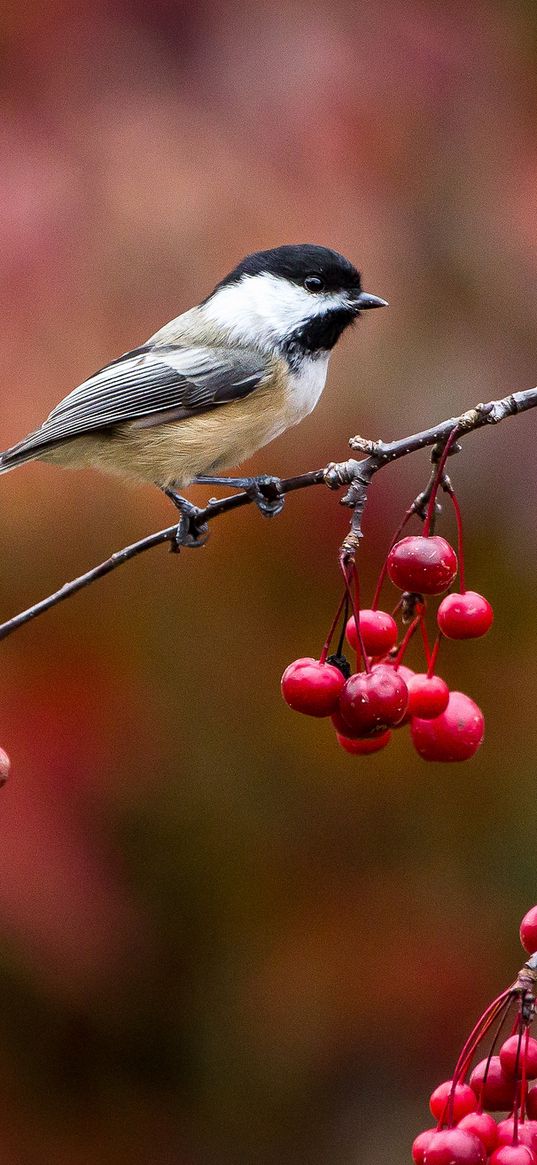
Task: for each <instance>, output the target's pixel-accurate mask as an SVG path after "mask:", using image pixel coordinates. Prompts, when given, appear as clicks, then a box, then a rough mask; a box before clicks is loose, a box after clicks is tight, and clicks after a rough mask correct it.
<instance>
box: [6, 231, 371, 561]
mask: <svg viewBox="0 0 537 1165" xmlns="http://www.w3.org/2000/svg"><path fill="white" fill-rule="evenodd" d="M386 306H388V305H387V303H386V300H384V299H380V298H379V297H378V296H376V295H370V294H369V293H368V292H365V291H363V290H362V281H361V276H360V273H359V271H358V270H357V269H356V267H355V266H354V265H353V264H352V263H351V262H350V261H349V260H348V259H346V258H345V257H344V256H343V255H341V254H339V253H338V252H337V251H334V250H332V249H331V248H329V247H324V246H319V245H317V244H312V243H297V244H287V245H284V246H279V247H274V248H272V249H269V250H264V251H256V252H254V253H253V254H251V255H248V256H247V257H246V258H245V259H243V260H242V261H241V262H240V263H238V264H237V266H236V267H234V269H233V270H232V271H231V272H230V273H229V274H228V275H226V276H225V278H224V279H222V280H221V281H220V282H219V283H217V285H216V287H214V289H213V290H212V291H211V293H210V294H209V295H208V296H207V297H206V298H205V299H203V300H202V301H201V303H199V304H198V305H197V306H196V307H193V308H191V309H190V310H188V311H186V312H184V313H183V314H182V315H179V316H177V318H176V319H173V320H171V322H170V323H168V324H165V325H164V327H162V328H160V330H159V331H158V332H155V334H154V335H153V336H151V337H150V338H149V340H147V341H146V343H144V344H142V345H141V346H140V347H138V348H134V349H132V350H130V351H128V352H125V353H124V354H123V355H122V356H119V358H117V359H115V360H112V362H111V363H109V364H107V365H105V367H104V368H101V369H99V371H98V372H95V373H94V374H93V376H90V377H89V379H87V380H85V381H83V383H82V384H80V385H79V386H78V387H77V388H75V389H73V390H72V391H71V392H70V393H69V394H68V396H66V397H65V398H64V399H63V400H61V401H60V403H59V404H58V405H56V407H55V408H54V409H53V410H52V412H51V413H50V415H49V416H48V417H47V418H46V420H45V421H44V422H43V424H42V425H41V426H40V427H39V428H37V429H35V430H33V431H32V432H31V433H29V434H28V435H27V436H26V437H24V438H23V439H22V440H21V441H18V442H17V444H15V445H12V446H11V447H10V448H9V449H6V450H5V451H4V452H3V453H1V454H0V473H7V472H9V471H10V470H12V469H16V468H17V467H18V466H20V465H23V464H25V463H26V462H28V461H34V460H40V461H45V462H50V463H52V464H54V465H57V466H61V467H62V468H74V469H77V468H87V467H93V468H97V469H100V470H104V471H107V472H111V473H113V474H116V475H119V476H121V477H124V478H127V479H132V480H134V481H136V482H150V483H152V484H154V485H157V486H158V487H159V488H160V489H161V490H163V491H164V492H165V493H166V494H167V496H168V497H169V498H170V499H171V500H172V501H173V502H174V504H175V505H176V506H177V508H178V509H179V510H180V512H181V514H182V515H183V516H186V517H188V516H189V515H190V514H191V513H192V512H193V510H195V507H193V506H192V505H191V503H189V502H188V501H187V499H185V498H184V497H183V496H182V494H181V493H180V492H178V491H182V490H183V489H185V488H186V487H187V486H188V485H190V484H192V483H194V484H228V485H233V486H237V487H242V488H243V489H246V490H247V491H249V492H250V496H251V498H252V500H254V501H255V502H256V503H257V505H258V506H259V509H260V510H261V512H262V513H264V514H265V515H267V516H270V515H272V514H273V513H277V512H278V509H281V506H282V505H283V498H281V497H278V490H277V484H278V479H277V478H271V477H269V476H268V475H260V476H258V477H254V478H240V477H222V476H219V474H221V471H222V470H224V469H225V468H227V467H230V466H238V465H240V463H241V462H242V461H244V460H246V459H247V458H248V457H250V456H251V455H252V454H253V453H255V452H256V450H258V449H259V448H261V447H262V446H264V445H267V444H268V443H269V442H270V441H272V440H274V438H275V437H278V436H279V435H280V434H281V433H283V432H284V431H285V430H286V429H287V428H289V427H290V426H292V425H296V424H298V423H299V422H300V421H302V420H303V419H304V417H306V416H307V415H308V414H309V413H311V412H312V410H313V409H314V408H315V406H316V404H317V402H318V400H319V398H320V396H321V393H322V391H323V388H324V385H325V381H326V376H327V368H328V360H329V357H330V354H331V352H332V349H333V348H334V346H335V344H336V343H337V341H338V340H339V338H340V336H341V335H342V333H343V332H344V331H345V329H346V328H347V327H348V326H349V325H350V324H352V323H353V322H354V321H355V320H356V319H358V317H359V316H360V315H361V313H362V311H364V310H365V309H370V308H376V307H386ZM183 536H184V540H185V541H186V539H187V530H186V527H184V528H183ZM195 541H196V539H195V538H194V539H193V540H192V539H191V544H194V543H195Z"/></svg>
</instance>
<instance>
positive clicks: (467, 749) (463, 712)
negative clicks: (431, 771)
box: [410, 692, 485, 761]
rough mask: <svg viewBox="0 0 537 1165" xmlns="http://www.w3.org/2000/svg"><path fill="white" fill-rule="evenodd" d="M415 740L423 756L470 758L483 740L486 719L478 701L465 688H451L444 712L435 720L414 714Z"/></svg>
mask: <svg viewBox="0 0 537 1165" xmlns="http://www.w3.org/2000/svg"><path fill="white" fill-rule="evenodd" d="M410 732H411V735H412V743H413V745H414V748H415V749H416V752H418V753H419V755H420V756H421V757H422V758H423V760H436V761H459V760H468V759H469V758H470V757H471V756H473V755H474V753H476V752H477V750H478V748H479V745H480V744H481V743H482V741H483V736H484V732H485V721H484V718H483V713H482V711H481V709H480V708H478V706H477V704H474V701H473V700H471V699H470V697H469V696H465V694H464V692H450V695H449V702H448V706H447V708H446V710H445V712H442V714H441V716H436V717H435V719H434V720H424V719H423V717H422V718H420V717H417V716H414V717H413V718H412V720H411V722H410Z"/></svg>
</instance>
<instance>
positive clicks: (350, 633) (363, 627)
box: [345, 610, 397, 655]
mask: <svg viewBox="0 0 537 1165" xmlns="http://www.w3.org/2000/svg"><path fill="white" fill-rule="evenodd" d="M359 619H360V631H361V633H362V639H363V641H364V648H365V650H366V652H367V654H368V655H386V654H387V653H388V651H391V649H392V647H394V645H395V644H396V643H397V623H396V622H395V619H392V616H391V615H388V612H387V611H368V610H365V611H360V614H359ZM345 634H346V636H347V639H348V641H349V643H350V645H351V647H353V648H354V650H355V651H357V650H358V636H357V634H356V623H355V620H354V615H351V618H350V619H349V621H348V623H347V627H346V629H345Z"/></svg>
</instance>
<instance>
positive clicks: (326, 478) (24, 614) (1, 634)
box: [0, 388, 537, 639]
mask: <svg viewBox="0 0 537 1165" xmlns="http://www.w3.org/2000/svg"><path fill="white" fill-rule="evenodd" d="M535 407H537V388H529V389H526V390H525V391H524V392H515V393H511V394H510V395H509V396H506V397H503V398H502V399H500V400H494V401H489V403H488V404H479V405H476V406H475V407H474V408H472V409H469V410H468V411H467V412H465V413H463V414H462V415H461V416H460V417H451V418H450V419H449V420H446V421H441V422H440V424H438V425H433V426H432V427H431V428H430V429H423V430H422V432H421V433H414V434H412V435H411V436H409V437H403V438H402V439H400V440H398V441H390V442H384V441H368V440H366V439H365V438H363V437H359V436H357V437H352V438H351V440H350V442H349V444H350V446H351V448H352V449H353V450H354V451H355V452H357V453H362V454H363V455H364V456H363V457H362V459H361V460H359V461H358V460H355V459H354V458H350V459H349V460H348V461H343V462H341V463H334V462H333V463H331V464H330V465H328V466H327V467H326V469H314V470H311V471H310V472H309V473H302V474H300V475H299V476H297V477H288V478H285V479H284V480H283V481H281V482H280V486H279V493H281V494H282V495H285V494H288V493H294V491H295V490H299V489H307V488H309V486H312V485H323V484H324V485H327V486H328V487H329V488H330V489H340V488H341V487H342V486H348V487H349V488H348V489H347V492H346V494H345V496H344V497H343V498H342V499H341V501H342V504H343V505H346V506H349V507H350V508H351V509H352V510H353V515H352V519H351V529H350V531H349V534H348V535H347V537H346V538H345V540H344V542H343V546H342V548H341V555H342V558H343V560H345V561H347V562H349V561H352V560H353V559H354V556H355V554H356V551H357V549H358V545H359V541H360V538H361V522H362V515H363V512H364V508H365V505H366V501H367V494H368V490H369V486H370V485H371V482H372V480H373V477H374V475H375V474H376V473H378V471H379V469H383V468H384V466H386V465H388V464H391V463H392V462H393V461H398V460H399V459H400V458H401V457H407V456H408V455H409V454H411V453H416V452H418V451H419V450H420V449H425V448H427V447H431V446H438V447H439V450H441V449H442V448H443V447H444V446H445V444H446V442H447V441H448V439H449V438H450V436H451V434H452V433H453V431H454V430H455V429H456V430H457V441H459V440H460V439H461V438H462V437H465V436H466V435H467V434H468V433H473V432H475V431H476V430H477V429H481V428H483V427H484V426H485V425H497V424H499V422H500V421H503V420H505V418H506V417H512V416H515V415H517V414H518V413H523V412H527V411H528V410H529V409H532V408H535ZM457 448H458V445H457V444H456V445H454V447H453V450H452V451H453V452H455V451H456V450H457ZM252 501H253V498H252V497H250V496H249V495H248V494H246V493H242V492H241V493H237V494H232V495H231V496H230V497H227V498H220V499H217V500H215V499H213V500H211V501H210V502H209V503H208V505H206V506H205V507H204V508H203V509H198V510H195V511H194V514H193V517H192V518H191V519H190V533H191V535H193V536H194V538H196V537H199V535H200V534H201V531H202V527H204V526H205V525H206V524H207V523H208V522H212V521H214V519H215V518H218V517H220V516H221V515H222V514H226V513H230V512H231V511H232V510H237V509H240V508H241V507H242V506H248V505H251V504H252ZM177 529H178V527H177V523H175V524H174V525H173V526H167V527H166V529H164V530H159V531H157V533H155V534H150V535H149V536H148V537H147V538H142V539H140V541H138V542H133V543H132V544H131V545H130V546H125V547H124V548H123V550H117V551H116V552H115V553H114V554H112V555H110V558H107V559H105V561H104V562H101V563H99V565H98V566H94V567H93V568H92V569H91V570H88V571H86V573H85V574H82V575H80V576H79V577H78V578H75V579H72V581H71V582H68V583H65V584H64V586H62V587H60V589H59V590H58V591H55V592H54V594H52V595H49V596H48V597H47V598H46V599H42V600H41V601H40V602H38V603H35V604H34V605H33V606H32V607H28V609H27V610H26V611H21V613H20V614H18V615H15V616H14V617H13V618H12V619H8V620H7V622H5V623H2V624H0V639H5V638H6V637H7V636H8V635H11V634H12V633H13V632H14V631H17V630H18V628H19V627H22V626H23V625H24V624H25V623H29V622H30V620H31V619H35V618H37V616H38V615H42V614H43V613H44V612H45V611H48V610H49V609H50V608H51V607H55V606H56V605H57V604H58V603H62V602H63V601H64V600H65V599H68V598H69V597H70V596H71V595H74V594H76V592H77V591H80V590H82V589H83V588H84V587H87V586H89V585H90V584H91V583H93V582H96V581H97V579H99V578H103V577H104V575H106V574H110V572H111V571H113V570H116V569H117V567H119V566H123V564H124V563H125V562H130V560H131V558H136V557H137V556H138V555H139V554H143V553H144V552H145V551H146V550H151V549H152V548H153V547H154V546H161V545H162V543H165V542H168V543H169V544H170V547H171V549H172V550H177V549H179V547H178V546H177Z"/></svg>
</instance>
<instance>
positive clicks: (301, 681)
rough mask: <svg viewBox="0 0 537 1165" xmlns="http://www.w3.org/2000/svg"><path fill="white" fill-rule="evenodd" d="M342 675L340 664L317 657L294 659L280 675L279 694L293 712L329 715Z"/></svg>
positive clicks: (336, 703) (335, 703)
mask: <svg viewBox="0 0 537 1165" xmlns="http://www.w3.org/2000/svg"><path fill="white" fill-rule="evenodd" d="M344 683H345V677H344V676H343V675H342V673H341V672H340V671H339V668H337V667H333V666H332V664H331V663H321V662H320V661H319V660H318V659H307V658H306V659H295V662H294V663H290V664H289V667H286V669H285V671H284V673H283V676H282V696H283V698H284V700H285V702H286V704H289V707H290V708H294V710H295V712H304V713H305V714H306V716H330V714H331V713H332V712H335V710H336V708H337V705H338V699H339V693H340V692H341V690H342V688H343V685H344Z"/></svg>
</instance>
